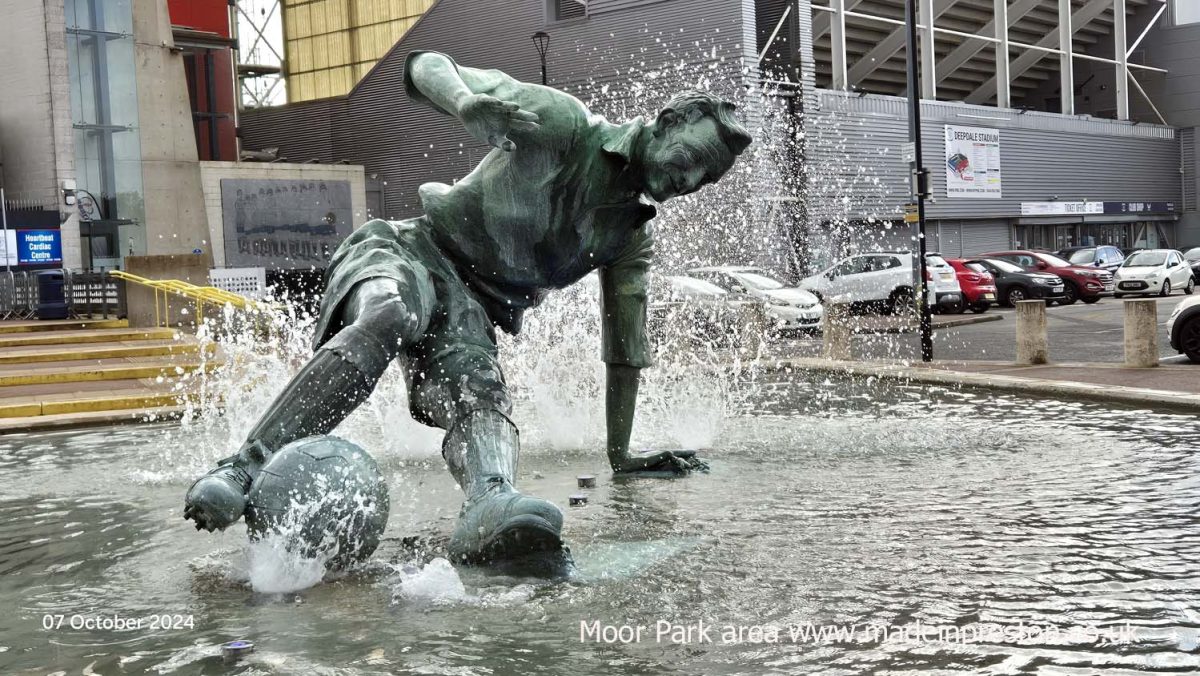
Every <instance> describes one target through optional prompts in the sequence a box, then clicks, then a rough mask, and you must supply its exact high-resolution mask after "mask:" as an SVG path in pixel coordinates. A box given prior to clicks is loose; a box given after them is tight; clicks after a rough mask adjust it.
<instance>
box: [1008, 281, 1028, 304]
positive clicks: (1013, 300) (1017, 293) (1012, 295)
mask: <svg viewBox="0 0 1200 676" xmlns="http://www.w3.org/2000/svg"><path fill="white" fill-rule="evenodd" d="M1028 299H1029V294H1028V293H1027V292H1026V291H1025V288H1024V287H1021V286H1014V287H1013V288H1011V289H1009V290H1008V295H1007V296H1005V300H1006V301H1007V302H1008V304H1009V305H1011V306H1013V307H1016V306H1017V303H1019V302H1021V301H1023V300H1028Z"/></svg>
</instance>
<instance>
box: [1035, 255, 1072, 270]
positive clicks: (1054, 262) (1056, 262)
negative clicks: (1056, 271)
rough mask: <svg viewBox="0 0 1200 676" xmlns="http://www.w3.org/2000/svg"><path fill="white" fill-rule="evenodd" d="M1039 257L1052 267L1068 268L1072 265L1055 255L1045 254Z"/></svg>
mask: <svg viewBox="0 0 1200 676" xmlns="http://www.w3.org/2000/svg"><path fill="white" fill-rule="evenodd" d="M1038 256H1040V257H1041V259H1042V260H1044V261H1046V262H1047V263H1049V264H1050V265H1051V266H1052V267H1056V268H1061V267H1066V266H1068V265H1070V263H1068V262H1066V261H1064V260H1063V259H1061V258H1059V257H1058V256H1055V255H1054V254H1048V253H1044V254H1038Z"/></svg>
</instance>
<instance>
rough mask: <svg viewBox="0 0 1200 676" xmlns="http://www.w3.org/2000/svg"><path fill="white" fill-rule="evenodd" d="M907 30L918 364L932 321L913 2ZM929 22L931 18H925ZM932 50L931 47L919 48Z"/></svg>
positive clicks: (927, 354)
mask: <svg viewBox="0 0 1200 676" xmlns="http://www.w3.org/2000/svg"><path fill="white" fill-rule="evenodd" d="M904 15H905V17H904V18H905V24H906V26H905V27H906V28H907V29H908V30H907V33H908V34H907V40H906V42H907V50H906V51H907V52H908V54H907V59H908V64H907V65H908V141H909V143H911V144H912V164H911V172H912V197H913V199H914V200H916V205H915V207H916V208H915V209H910V210H908V211H906V214H905V219H904V220H905V221H907V222H911V223H912V226H913V231H914V232H913V238H914V239H915V240H916V246H915V247H914V248H913V258H914V259H916V260H914V261H913V272H914V273H915V275H916V279H915V280H913V282H914V283H913V288H914V289H916V290H917V310H918V319H919V321H920V327H921V361H926V362H927V361H933V318H932V317H930V316H929V293H928V291H927V290H926V289H927V287H926V284H927V281H928V276H927V275H928V274H929V268H928V264H927V261H926V260H925V253H926V251H928V249H927V248H926V242H925V200H926V199H928V198H929V170H928V169H926V168H925V167H924V166H923V163H922V157H921V150H922V148H921V86H920V77H921V76H920V73H919V72H918V70H917V7H916V0H906V1H905V3H904ZM926 20H927V21H928V20H932V18H929V19H926ZM922 47H923V48H924V49H933V45H922Z"/></svg>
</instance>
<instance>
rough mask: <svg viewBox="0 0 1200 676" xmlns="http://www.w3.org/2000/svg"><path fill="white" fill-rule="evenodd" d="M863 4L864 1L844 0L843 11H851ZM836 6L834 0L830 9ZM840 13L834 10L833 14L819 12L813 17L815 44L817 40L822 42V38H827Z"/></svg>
mask: <svg viewBox="0 0 1200 676" xmlns="http://www.w3.org/2000/svg"><path fill="white" fill-rule="evenodd" d="M862 3H863V0H843V8H842V9H843V10H844V11H850V10H852V9H854V8H855V7H858V6H859V5H861V4H862ZM834 4H836V3H834V2H832V0H831V2H830V7H831V8H832V6H833V5H834ZM815 6H816V5H814V7H815ZM840 13H841V12H838V11H837V10H834V11H832V12H822V11H819V10H818V11H817V13H816V14H814V15H813V23H812V36H813V42H816V41H817V40H820V39H821V38H823V37H825V34H826V33H828V32H829V30H830V29H831V28H832V27H833V17H834V16H835V15H837V14H840Z"/></svg>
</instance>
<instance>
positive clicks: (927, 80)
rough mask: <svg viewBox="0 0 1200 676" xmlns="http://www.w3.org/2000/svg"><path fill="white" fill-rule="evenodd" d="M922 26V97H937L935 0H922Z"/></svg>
mask: <svg viewBox="0 0 1200 676" xmlns="http://www.w3.org/2000/svg"><path fill="white" fill-rule="evenodd" d="M918 7H919V10H920V20H921V23H920V28H921V98H923V99H929V100H930V101H933V100H936V99H937V48H936V46H935V45H936V40H935V38H934V33H933V22H934V20H935V19H936V18H937V15H936V14H935V13H934V11H933V0H920V5H919V6H918Z"/></svg>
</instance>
